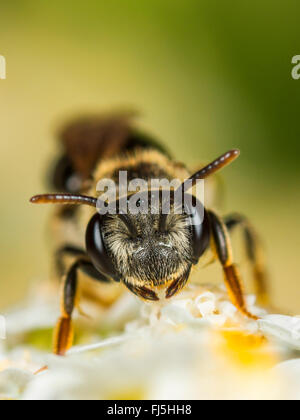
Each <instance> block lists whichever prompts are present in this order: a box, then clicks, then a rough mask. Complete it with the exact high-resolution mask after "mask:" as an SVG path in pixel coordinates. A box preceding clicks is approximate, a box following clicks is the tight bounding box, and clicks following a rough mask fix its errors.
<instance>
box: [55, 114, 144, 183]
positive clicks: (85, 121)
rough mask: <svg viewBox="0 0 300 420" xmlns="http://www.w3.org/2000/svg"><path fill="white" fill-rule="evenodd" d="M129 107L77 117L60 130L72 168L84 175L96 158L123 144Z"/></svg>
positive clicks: (125, 139) (129, 115)
mask: <svg viewBox="0 0 300 420" xmlns="http://www.w3.org/2000/svg"><path fill="white" fill-rule="evenodd" d="M135 116H136V113H134V112H132V111H128V112H118V113H114V114H109V115H100V116H99V115H92V116H85V117H81V118H78V119H76V120H74V121H72V122H71V123H69V124H68V125H66V126H65V127H64V128H63V129H62V130H61V132H60V134H59V138H60V141H61V142H62V145H63V148H64V150H65V154H66V155H67V156H68V158H69V159H70V161H71V163H72V166H73V168H74V169H75V171H76V172H77V173H78V174H79V175H80V176H81V177H82V178H83V179H87V178H88V177H89V176H90V174H91V173H92V171H93V169H94V168H95V165H96V164H97V162H98V161H99V159H105V158H110V157H112V156H114V155H115V154H117V153H120V151H122V149H123V148H124V147H125V146H126V141H127V138H128V136H129V132H130V127H131V121H132V119H133V118H134V117H135Z"/></svg>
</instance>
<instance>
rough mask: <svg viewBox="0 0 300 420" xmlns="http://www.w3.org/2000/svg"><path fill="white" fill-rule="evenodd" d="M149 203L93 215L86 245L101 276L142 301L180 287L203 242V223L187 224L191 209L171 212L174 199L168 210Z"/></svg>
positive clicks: (205, 242) (167, 294) (205, 240)
mask: <svg viewBox="0 0 300 420" xmlns="http://www.w3.org/2000/svg"><path fill="white" fill-rule="evenodd" d="M142 201H143V200H142ZM149 202H150V200H148V201H147V206H148V208H145V207H143V205H142V204H141V205H140V206H141V207H143V211H140V212H130V211H129V212H127V213H126V214H121V213H120V212H117V213H116V214H106V215H99V214H96V215H95V216H94V217H93V218H92V220H91V222H90V224H89V226H88V228H87V235H86V243H87V251H88V253H89V255H90V257H91V259H92V261H93V263H94V265H95V266H96V267H97V269H98V270H99V271H100V272H101V273H102V274H105V275H106V276H107V277H112V278H114V279H115V280H117V281H121V282H123V283H124V284H125V285H126V286H127V287H128V289H129V290H131V291H132V292H133V293H135V294H136V295H138V296H140V297H142V298H144V299H146V300H158V299H159V296H160V295H161V294H164V297H166V298H170V297H172V296H173V295H174V294H176V293H177V292H178V291H179V290H181V289H182V288H183V287H184V286H185V284H186V282H187V280H188V277H189V274H190V271H191V268H192V265H193V264H196V263H197V262H198V260H199V257H200V256H201V255H202V253H203V252H204V251H205V249H206V247H207V245H208V240H209V235H208V224H207V223H206V222H205V221H204V220H203V222H201V223H199V224H198V225H193V224H191V220H190V219H191V215H190V214H189V213H190V212H187V211H182V212H178V211H175V205H174V202H173V203H171V206H170V210H169V212H168V213H167V214H165V213H163V200H160V201H159V205H158V208H153V207H151V209H150V205H149ZM201 208H202V209H203V206H202V207H201ZM145 210H146V211H145ZM203 210H204V209H203ZM197 215H198V217H200V215H199V214H198V213H197Z"/></svg>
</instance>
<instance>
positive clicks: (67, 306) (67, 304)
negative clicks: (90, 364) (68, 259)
mask: <svg viewBox="0 0 300 420" xmlns="http://www.w3.org/2000/svg"><path fill="white" fill-rule="evenodd" d="M78 270H81V271H83V272H85V273H86V274H88V275H89V276H90V277H91V278H93V279H95V280H97V281H108V280H107V279H106V278H105V277H103V276H102V275H101V273H99V272H98V271H97V270H96V269H95V267H94V266H93V264H92V263H91V262H90V261H89V260H88V259H87V258H80V259H78V260H77V261H75V262H74V264H73V265H72V266H71V268H70V269H69V271H68V274H67V277H66V280H65V283H64V286H63V293H62V303H61V317H60V319H59V320H58V322H57V325H56V329H55V334H54V345H53V351H54V353H55V354H57V355H59V356H64V355H65V354H66V352H67V351H68V350H69V349H70V347H71V346H72V342H73V326H72V314H73V311H74V308H75V304H76V300H77V292H78Z"/></svg>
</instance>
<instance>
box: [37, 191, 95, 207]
mask: <svg viewBox="0 0 300 420" xmlns="http://www.w3.org/2000/svg"><path fill="white" fill-rule="evenodd" d="M30 202H31V203H33V204H85V205H87V206H91V207H97V198H94V197H89V196H86V195H80V194H42V195H35V196H34V197H32V198H31V199H30Z"/></svg>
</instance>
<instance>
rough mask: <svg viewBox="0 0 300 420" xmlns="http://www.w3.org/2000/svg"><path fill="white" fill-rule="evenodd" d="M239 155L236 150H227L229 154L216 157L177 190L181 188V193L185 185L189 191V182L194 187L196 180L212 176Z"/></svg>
mask: <svg viewBox="0 0 300 420" xmlns="http://www.w3.org/2000/svg"><path fill="white" fill-rule="evenodd" d="M239 155H240V151H239V150H238V149H233V150H229V152H227V153H224V154H223V155H222V156H220V157H218V158H217V159H216V160H214V161H213V162H211V163H210V164H209V165H207V166H205V167H204V168H202V169H200V171H198V172H196V173H195V174H194V175H192V176H191V177H190V178H189V179H188V180H186V181H184V182H183V183H182V185H181V186H180V187H179V188H181V189H182V191H185V189H184V187H185V185H187V186H189V188H188V189H190V188H191V184H190V181H192V185H194V183H195V182H196V181H197V180H198V179H205V178H207V177H208V176H209V175H212V174H214V173H215V172H218V171H219V170H220V169H222V168H224V167H225V166H227V165H229V164H230V163H231V162H233V161H234V160H235V159H237V158H238V157H239ZM185 192H187V191H185Z"/></svg>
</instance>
